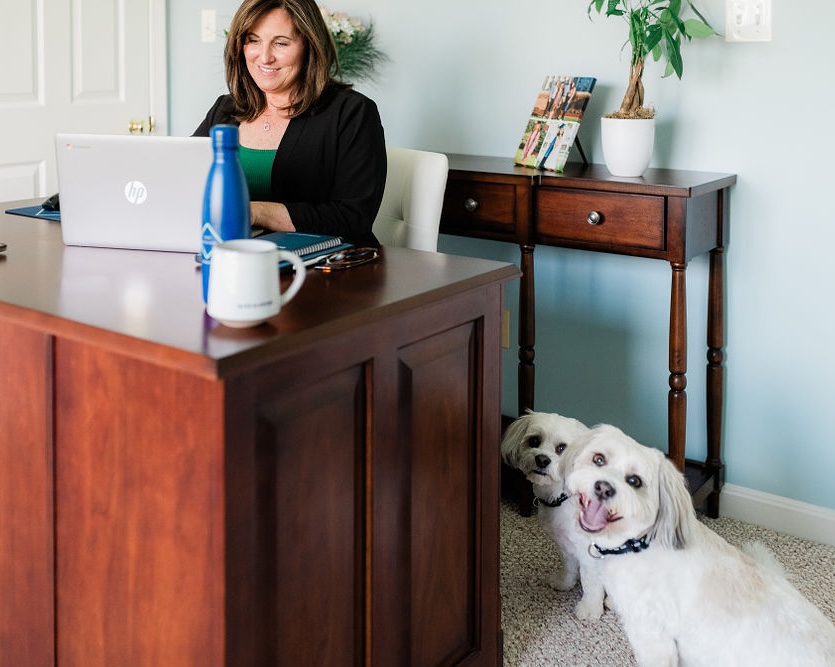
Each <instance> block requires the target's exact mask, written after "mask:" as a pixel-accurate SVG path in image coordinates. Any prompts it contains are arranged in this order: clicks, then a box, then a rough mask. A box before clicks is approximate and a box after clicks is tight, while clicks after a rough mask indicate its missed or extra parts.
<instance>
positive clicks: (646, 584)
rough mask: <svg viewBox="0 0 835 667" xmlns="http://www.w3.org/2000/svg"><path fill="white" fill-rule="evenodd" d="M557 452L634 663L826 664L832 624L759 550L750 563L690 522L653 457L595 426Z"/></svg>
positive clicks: (833, 654)
mask: <svg viewBox="0 0 835 667" xmlns="http://www.w3.org/2000/svg"><path fill="white" fill-rule="evenodd" d="M567 457H568V460H566V461H565V465H566V485H567V488H568V490H569V492H570V493H574V494H577V497H578V504H577V506H576V514H575V520H576V521H577V522H578V523H579V525H580V526H581V527H582V528H583V530H584V531H586V533H587V535H588V539H587V548H588V550H589V553H590V555H592V556H593V557H595V558H598V559H599V561H598V562H599V563H600V564H601V567H600V569H599V572H600V576H601V577H602V582H603V585H604V586H605V589H606V594H607V595H608V600H609V604H610V606H611V607H612V608H613V609H614V610H615V611H617V613H618V615H619V617H620V621H621V623H622V625H623V628H624V630H625V631H626V634H627V636H628V638H629V642H630V644H631V645H632V650H633V652H634V654H635V659H636V660H637V662H638V664H639V665H641V667H670V666H674V665H676V666H678V665H681V666H684V665H686V666H687V667H702V666H704V667H739V666H740V665H757V667H790V666H792V665H795V666H797V667H827V666H828V667H832V666H833V665H835V626H833V624H832V623H831V622H830V621H829V619H827V618H826V617H825V616H824V615H823V613H822V612H821V611H820V610H818V609H817V608H816V607H815V606H814V605H812V604H811V603H810V602H809V601H808V600H806V598H804V597H803V596H802V595H801V594H800V593H799V592H798V591H796V590H795V589H794V588H793V587H792V586H791V585H790V584H789V583H788V581H787V580H786V578H785V577H784V576H783V575H782V573H781V572H780V571H779V565H778V564H777V562H776V559H775V558H774V557H773V555H771V554H770V552H767V550H766V549H765V548H764V547H762V551H765V552H766V553H768V555H769V556H770V558H762V555H760V556H759V557H756V558H754V557H752V556H751V555H749V554H747V553H743V552H742V551H740V550H738V549H736V548H735V547H733V546H731V545H730V544H728V543H727V542H725V541H724V540H723V539H722V538H721V537H719V536H718V535H717V534H716V533H714V532H713V531H711V530H710V529H708V528H707V527H706V526H705V525H704V524H702V523H701V522H700V521H699V520H698V519H697V517H696V514H695V512H694V510H693V505H692V502H691V499H690V495H689V493H688V491H687V487H686V483H685V481H684V477H683V476H682V475H681V473H679V472H678V470H676V468H675V466H674V465H673V464H672V463H671V462H670V461H668V460H667V458H666V457H665V456H664V454H663V453H662V452H660V451H658V450H656V449H651V448H649V447H644V446H643V445H640V444H638V443H637V442H636V441H635V440H633V439H632V438H630V437H628V436H627V435H625V434H624V433H623V432H622V431H620V430H618V429H617V428H615V427H614V426H598V427H595V428H594V429H592V430H591V431H590V432H589V433H588V434H587V435H586V436H584V437H583V438H581V441H580V442H579V443H576V446H575V447H574V448H573V449H572V451H571V452H569V453H568V454H567ZM760 546H762V545H760ZM751 553H752V554H753V553H754V552H753V551H752V552H751ZM769 560H770V562H767V561H769Z"/></svg>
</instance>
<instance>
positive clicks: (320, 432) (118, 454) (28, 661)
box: [0, 202, 519, 667]
mask: <svg viewBox="0 0 835 667" xmlns="http://www.w3.org/2000/svg"><path fill="white" fill-rule="evenodd" d="M23 203H26V204H30V203H34V202H18V205H19V204H23ZM5 208H8V206H6V207H5ZM0 241H3V242H5V243H7V244H8V249H7V251H6V253H5V254H0V350H2V354H0V377H2V379H3V389H2V399H1V400H0V423H2V429H0V600H2V602H0V666H2V667H21V666H24V665H25V666H26V667H54V666H55V665H60V667H105V666H111V665H119V666H120V667H158V666H160V665H195V666H196V665H200V666H201V667H226V666H229V667H233V666H234V667H252V666H256V665H294V666H296V665H298V666H302V665H315V666H316V667H344V666H345V665H354V666H355V667H359V666H363V667H391V666H393V665H427V666H432V665H438V666H440V665H444V666H445V667H449V666H451V665H464V664H466V665H467V666H468V667H470V666H474V667H496V666H497V665H501V630H500V599H499V460H498V455H497V452H498V442H499V438H500V398H499V397H500V394H501V391H500V340H501V339H500V331H501V324H500V322H501V304H502V289H503V284H504V283H505V282H507V281H508V280H512V279H515V278H516V277H518V275H519V269H518V268H517V267H516V266H514V265H513V264H506V263H500V262H491V261H484V260H478V259H473V258H467V257H454V256H451V255H443V254H437V253H427V252H419V251H412V250H406V249H400V248H384V249H383V253H382V258H381V260H380V261H378V262H375V263H373V264H368V265H365V266H362V267H358V268H355V269H351V270H348V271H345V272H339V273H328V274H325V273H321V272H318V271H311V272H310V273H309V274H308V278H307V282H306V283H305V284H304V286H303V287H302V289H301V291H300V292H299V294H298V295H297V296H296V298H295V299H294V300H293V301H291V302H290V304H288V305H287V306H285V307H284V308H282V310H281V313H280V315H279V316H277V317H274V318H272V319H271V320H270V321H269V322H268V323H266V324H264V325H262V326H260V327H256V328H253V329H246V330H232V329H227V328H225V327H223V326H220V325H218V324H217V323H216V322H214V321H212V320H211V319H210V318H209V317H208V316H207V315H206V314H205V310H204V306H203V302H202V297H201V289H200V273H199V271H195V264H194V261H193V258H192V257H191V255H188V254H182V253H161V252H141V251H125V250H110V249H104V248H71V247H65V246H64V245H63V243H62V242H61V233H60V227H59V226H58V224H57V223H52V222H48V221H46V220H36V219H31V218H22V217H19V216H12V215H3V214H2V213H0Z"/></svg>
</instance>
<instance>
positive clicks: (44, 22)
mask: <svg viewBox="0 0 835 667" xmlns="http://www.w3.org/2000/svg"><path fill="white" fill-rule="evenodd" d="M0 5H2V12H0V16H1V17H2V18H0V64H2V65H0V202H3V201H9V200H14V199H28V198H31V197H42V196H46V195H47V194H52V193H53V192H55V191H57V189H58V183H57V175H56V173H55V142H54V136H55V133H56V132H94V133H107V134H125V133H127V132H128V126H129V123H130V121H131V119H135V120H137V121H139V122H140V123H142V124H143V130H144V131H145V132H147V131H148V129H149V119H150V118H154V120H155V124H156V129H155V133H156V134H165V133H166V132H167V127H166V123H167V118H166V113H167V110H166V105H167V99H166V93H165V91H166V58H165V0H0Z"/></svg>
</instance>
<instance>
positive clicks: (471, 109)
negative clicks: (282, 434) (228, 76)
mask: <svg viewBox="0 0 835 667" xmlns="http://www.w3.org/2000/svg"><path fill="white" fill-rule="evenodd" d="M774 4H775V7H774V11H773V14H774V25H773V35H774V38H773V41H772V42H769V43H759V44H754V43H749V44H736V43H726V42H725V41H724V40H722V39H720V38H716V39H713V40H708V41H700V42H693V43H690V44H687V45H685V47H684V67H685V73H684V79H683V80H682V81H678V80H677V79H675V78H673V79H662V78H661V76H660V75H661V68H660V66H659V65H656V64H655V63H649V64H648V65H647V71H646V74H645V77H644V82H645V86H646V90H647V100H648V101H650V102H653V103H654V104H655V106H656V107H657V108H658V120H657V123H658V133H657V137H656V151H655V156H654V160H653V166H659V167H671V168H678V169H694V170H703V171H718V172H734V173H737V174H738V175H739V180H738V185H737V186H736V187H735V188H734V189H733V191H732V195H731V234H730V243H729V247H728V252H727V266H728V277H727V293H728V315H727V321H728V339H727V348H726V361H727V373H726V379H727V382H726V419H725V430H724V458H725V462H726V464H727V480H728V481H729V482H731V483H733V484H737V485H740V486H744V487H748V488H751V489H756V490H759V491H763V492H767V493H773V494H777V495H781V496H786V497H789V498H793V499H796V500H800V501H804V502H807V503H812V504H815V505H820V506H823V507H828V508H831V509H835V483H833V482H832V476H833V473H835V425H834V424H835V421H833V419H830V417H831V416H832V414H833V412H835V398H833V396H835V391H833V389H832V388H831V387H830V385H829V382H828V378H833V377H835V352H834V351H833V341H835V316H833V305H832V304H833V301H834V300H833V297H832V291H833V288H835V264H833V262H832V259H831V256H832V250H833V248H835V220H834V219H833V218H835V215H833V210H832V206H831V204H830V197H829V195H830V193H829V187H831V186H830V185H829V180H830V178H831V174H832V169H831V168H830V167H829V166H828V160H829V158H830V157H831V156H832V155H833V154H835V133H833V131H832V129H831V123H830V115H831V113H832V111H833V109H835V92H833V86H832V85H831V81H832V74H831V67H832V63H833V62H835V42H833V40H831V39H830V34H829V30H828V26H830V25H831V24H832V22H833V19H835V7H833V5H832V4H831V3H829V2H826V1H825V0H810V1H809V2H805V3H803V5H802V7H801V6H798V8H797V9H795V8H792V9H789V6H788V5H786V4H785V3H783V4H781V3H774ZM212 6H213V5H212V3H206V2H197V1H196V0H177V2H176V3H174V2H172V3H169V19H170V24H169V43H170V60H169V72H170V82H169V83H170V97H169V102H170V128H171V134H189V133H190V132H191V131H192V130H193V128H194V127H195V126H196V125H197V123H198V122H199V121H200V119H201V118H202V116H203V114H204V113H205V111H206V109H207V108H208V106H209V105H210V104H211V102H212V101H213V100H214V98H215V97H216V95H218V94H219V93H221V92H223V91H224V84H223V68H222V60H221V49H222V41H218V42H216V43H214V44H203V43H201V42H200V30H199V25H200V10H201V9H203V8H206V7H212ZM214 6H215V8H216V9H217V11H218V25H219V27H220V26H223V25H226V24H228V20H229V17H231V15H232V14H233V13H234V11H235V9H236V8H237V6H238V2H237V0H226V1H220V0H218V1H217V3H216V4H215V5H214ZM330 6H331V7H332V8H334V9H339V10H343V11H347V12H348V13H350V14H352V15H354V16H357V17H360V18H363V19H368V18H373V20H374V23H375V26H376V30H377V32H378V35H379V38H380V43H381V46H382V47H383V48H384V49H385V51H386V52H387V53H388V55H389V56H390V58H391V62H390V63H389V64H388V65H387V66H386V67H385V68H384V70H383V72H382V75H381V77H380V79H379V81H377V82H376V83H374V84H368V85H361V86H358V88H359V89H360V90H362V91H363V92H365V93H366V94H368V95H369V96H371V97H373V98H374V99H375V100H376V101H377V103H378V105H379V107H380V111H381V114H382V117H383V122H384V125H385V127H386V133H387V138H388V141H389V143H391V144H396V145H401V146H406V147H412V148H425V149H430V150H439V151H445V152H459V153H475V154H483V155H496V156H505V157H510V156H512V155H513V153H514V150H515V146H516V144H517V142H518V140H519V138H520V136H521V134H522V131H523V129H524V123H525V119H526V115H527V114H528V113H529V111H530V108H531V106H532V103H533V98H534V95H535V91H536V90H537V88H538V86H539V85H540V82H541V80H542V78H543V77H544V76H545V75H546V74H549V73H556V74H577V75H590V76H596V77H597V79H598V84H597V87H596V89H595V92H594V96H593V98H592V101H591V103H590V105H589V108H588V109H587V113H586V121H585V123H584V125H583V127H582V128H581V130H580V136H581V138H582V141H583V145H584V148H585V149H586V152H587V154H589V153H590V154H591V155H590V157H591V159H592V160H593V161H601V157H600V156H601V153H600V149H599V138H598V135H599V132H598V123H597V119H598V118H599V117H600V116H601V115H602V114H604V113H606V112H608V111H610V110H612V109H613V108H615V107H616V106H617V104H618V102H619V101H620V96H621V95H622V93H623V86H624V83H625V81H626V76H627V70H628V54H626V53H622V52H621V46H622V43H623V41H624V39H625V37H626V29H625V26H624V25H623V24H622V23H621V22H619V21H617V20H615V19H608V20H607V19H602V18H598V17H595V19H594V20H593V21H590V20H589V19H588V17H587V15H586V8H587V6H588V3H587V2H586V0H528V1H526V2H499V1H498V0H497V1H495V2H488V3H486V2H483V1H479V2H476V0H455V1H454V2H449V0H443V1H442V0H424V1H423V2H414V1H410V2H406V1H405V0H344V1H343V2H340V3H339V4H338V5H337V4H336V2H331V3H330ZM699 6H700V7H701V9H702V10H703V13H704V14H705V15H706V16H707V18H708V19H709V20H710V21H711V22H712V23H713V24H714V25H715V26H716V27H718V28H720V29H721V30H722V31H724V6H725V2H724V0H703V1H702V2H700V4H699ZM441 249H442V250H445V251H448V252H456V253H466V254H474V255H481V256H484V257H490V258H497V259H505V260H509V261H516V260H517V257H518V255H517V251H516V249H515V248H514V247H513V246H509V245H506V244H500V243H492V242H479V241H472V240H466V239H459V238H453V237H443V238H442V239H441ZM536 258H537V259H536V262H537V264H536V281H537V284H536V289H537V308H538V318H537V339H538V347H537V355H536V368H537V388H536V407H537V409H540V410H553V411H557V412H561V413H564V414H569V415H573V416H576V417H578V418H580V419H582V420H584V421H586V422H588V423H597V422H612V423H615V424H617V425H619V426H621V427H622V428H624V429H625V430H626V431H627V432H629V433H630V434H631V435H633V436H634V437H636V438H637V439H638V440H640V441H642V442H644V443H646V444H651V445H656V446H665V443H666V437H667V435H666V433H667V422H666V400H667V390H668V385H667V376H668V369H667V326H668V312H669V282H670V278H669V274H670V271H669V267H668V266H667V265H666V264H664V263H663V262H656V261H651V260H642V259H634V258H625V257H618V256H607V255H599V254H593V253H586V252H581V251H572V250H563V249H557V248H539V249H537V254H536ZM706 272H707V262H706V260H705V259H704V258H699V259H697V260H694V261H693V262H692V263H691V264H690V267H689V268H688V297H689V305H690V311H689V339H690V354H689V358H688V388H689V392H688V434H687V436H688V445H687V446H688V456H693V457H701V456H703V455H704V451H705V448H704V444H703V443H704V440H705V428H704V424H703V421H704V419H703V414H704V397H703V393H704V390H703V386H704V384H703V383H704V365H705V351H704V340H705V328H706V317H705V307H706V306H705V304H706V289H705V283H706ZM516 301H517V299H516V284H515V283H514V284H513V285H511V287H510V289H509V290H508V293H507V303H508V306H509V307H510V308H511V309H512V310H513V317H514V318H515V315H516ZM512 345H513V346H515V332H514V340H513V341H512ZM504 374H505V375H504V387H503V408H504V411H505V412H506V413H508V414H511V413H513V412H514V410H515V408H516V353H515V350H514V349H513V348H511V350H509V351H507V352H506V353H505V355H504Z"/></svg>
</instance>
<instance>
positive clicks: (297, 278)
mask: <svg viewBox="0 0 835 667" xmlns="http://www.w3.org/2000/svg"><path fill="white" fill-rule="evenodd" d="M281 260H286V261H288V262H290V263H291V264H292V265H293V268H294V269H295V270H296V271H295V274H294V277H293V282H292V283H290V287H288V288H287V289H286V290H285V291H284V292H282V293H281V297H280V301H281V305H282V306H283V305H284V304H285V303H287V302H288V301H289V300H290V299H292V298H293V297H294V296H296V293H297V292H298V291H299V288H300V287H301V286H302V283H303V282H304V279H305V277H306V275H307V267H305V265H304V262H303V261H302V258H301V257H299V256H298V255H297V254H296V253H294V252H289V251H287V250H279V251H278V261H279V262H280V261H281Z"/></svg>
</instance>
